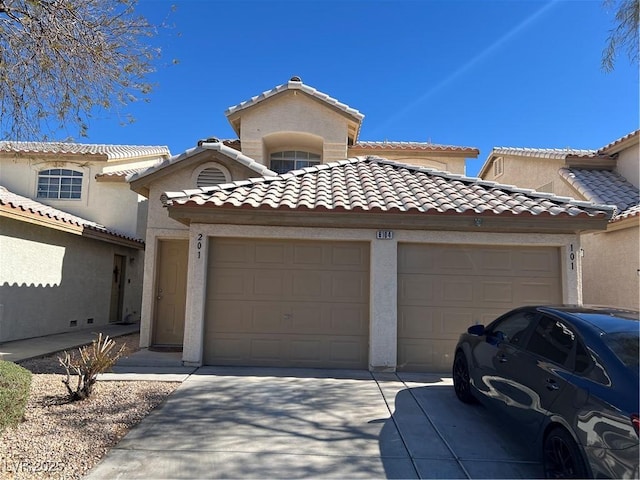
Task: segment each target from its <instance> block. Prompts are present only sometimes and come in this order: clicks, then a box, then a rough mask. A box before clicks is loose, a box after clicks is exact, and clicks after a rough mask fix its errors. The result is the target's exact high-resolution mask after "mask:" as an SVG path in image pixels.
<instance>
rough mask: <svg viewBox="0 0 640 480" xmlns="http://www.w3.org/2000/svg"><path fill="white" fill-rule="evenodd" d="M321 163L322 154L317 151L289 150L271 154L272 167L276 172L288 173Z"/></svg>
mask: <svg viewBox="0 0 640 480" xmlns="http://www.w3.org/2000/svg"><path fill="white" fill-rule="evenodd" d="M319 164H320V155H318V154H317V153H311V152H302V151H299V150H287V151H285V152H275V153H272V154H271V164H270V165H271V166H270V168H271V170H273V171H274V172H276V173H286V172H288V171H290V170H298V169H300V168H304V167H312V166H314V165H319Z"/></svg>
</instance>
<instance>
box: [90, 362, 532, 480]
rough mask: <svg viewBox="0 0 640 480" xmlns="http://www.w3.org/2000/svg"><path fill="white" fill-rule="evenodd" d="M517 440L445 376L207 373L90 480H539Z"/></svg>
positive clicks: (198, 374)
mask: <svg viewBox="0 0 640 480" xmlns="http://www.w3.org/2000/svg"><path fill="white" fill-rule="evenodd" d="M510 435H511V434H509V432H507V431H505V429H504V425H502V424H501V421H500V420H499V419H496V418H493V417H492V416H491V415H490V414H489V412H488V411H487V410H486V409H485V408H483V407H481V406H469V405H464V404H462V403H461V402H459V401H458V400H457V399H456V397H455V394H454V392H453V387H452V382H451V379H450V378H448V377H446V376H445V377H442V376H439V375H434V374H372V373H370V372H367V371H345V370H305V369H275V368H273V369H268V368H249V367H246V368H242V367H202V368H199V369H197V370H196V371H195V372H194V373H193V374H191V375H189V376H188V378H187V379H186V380H185V381H184V382H183V383H182V384H181V385H180V386H179V387H178V389H177V390H176V391H175V392H174V393H173V394H172V395H171V396H170V397H168V399H167V401H166V402H165V403H164V404H163V405H161V406H160V407H158V408H157V409H156V410H154V411H153V412H152V413H151V414H150V415H149V416H147V417H146V418H145V419H144V420H143V421H142V422H141V423H140V424H139V425H137V426H136V427H134V428H133V429H132V430H131V431H129V433H128V434H127V435H126V436H125V437H124V439H123V440H122V441H121V442H120V443H119V444H118V445H116V446H115V447H114V448H113V449H111V451H110V452H109V453H108V454H107V456H106V457H105V458H104V459H103V460H102V461H101V462H100V463H99V464H98V465H97V466H96V467H95V468H94V469H93V470H92V471H90V472H89V474H88V476H87V477H86V478H88V479H112V478H213V479H222V478H305V477H312V478H540V477H541V476H542V474H543V472H542V468H541V465H540V464H539V463H538V461H537V459H536V458H535V456H534V454H533V452H531V451H530V449H529V448H527V446H525V445H523V444H522V441H521V440H518V439H515V438H514V437H512V436H510Z"/></svg>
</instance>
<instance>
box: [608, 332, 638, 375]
mask: <svg viewBox="0 0 640 480" xmlns="http://www.w3.org/2000/svg"><path fill="white" fill-rule="evenodd" d="M603 340H604V343H605V344H606V345H607V347H609V348H610V349H611V351H612V352H613V353H615V355H616V357H618V358H619V359H620V361H621V362H622V363H624V364H625V365H626V366H627V367H629V368H633V369H635V370H636V371H637V370H638V366H639V363H640V362H639V359H640V358H639V357H640V333H639V332H618V333H609V334H608V335H604V336H603Z"/></svg>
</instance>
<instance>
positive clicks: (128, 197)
mask: <svg viewBox="0 0 640 480" xmlns="http://www.w3.org/2000/svg"><path fill="white" fill-rule="evenodd" d="M169 156H170V153H169V151H168V149H167V148H166V147H153V146H152V147H147V146H129V145H88V144H77V143H55V142H54V143H52V142H44V143H42V142H10V141H0V342H6V341H11V340H18V339H23V338H31V337H37V336H42V335H49V334H54V333H61V332H66V331H71V330H74V329H80V328H89V327H97V326H100V325H104V324H107V323H109V322H112V323H114V322H122V321H137V320H139V317H140V308H141V298H142V271H143V264H144V260H143V258H144V240H143V239H144V234H145V231H146V217H147V211H146V210H147V209H146V200H145V199H144V198H143V197H140V196H139V195H137V194H136V193H134V192H132V191H131V189H130V188H129V185H128V184H127V182H126V180H125V178H126V175H128V174H132V173H135V172H136V171H138V170H139V169H146V168H149V167H150V166H152V165H155V164H157V163H158V162H160V161H162V160H163V159H165V158H168V157H169Z"/></svg>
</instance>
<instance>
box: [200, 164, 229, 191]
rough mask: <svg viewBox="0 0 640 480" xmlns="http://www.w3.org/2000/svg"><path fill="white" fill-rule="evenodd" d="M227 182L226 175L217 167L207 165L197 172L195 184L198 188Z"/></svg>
mask: <svg viewBox="0 0 640 480" xmlns="http://www.w3.org/2000/svg"><path fill="white" fill-rule="evenodd" d="M226 182H227V176H226V175H225V174H224V172H223V171H222V170H220V169H219V168H218V167H208V168H205V169H204V170H202V171H201V172H200V173H199V174H198V180H197V181H196V185H197V186H198V188H201V187H211V186H213V185H219V184H221V183H226Z"/></svg>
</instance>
